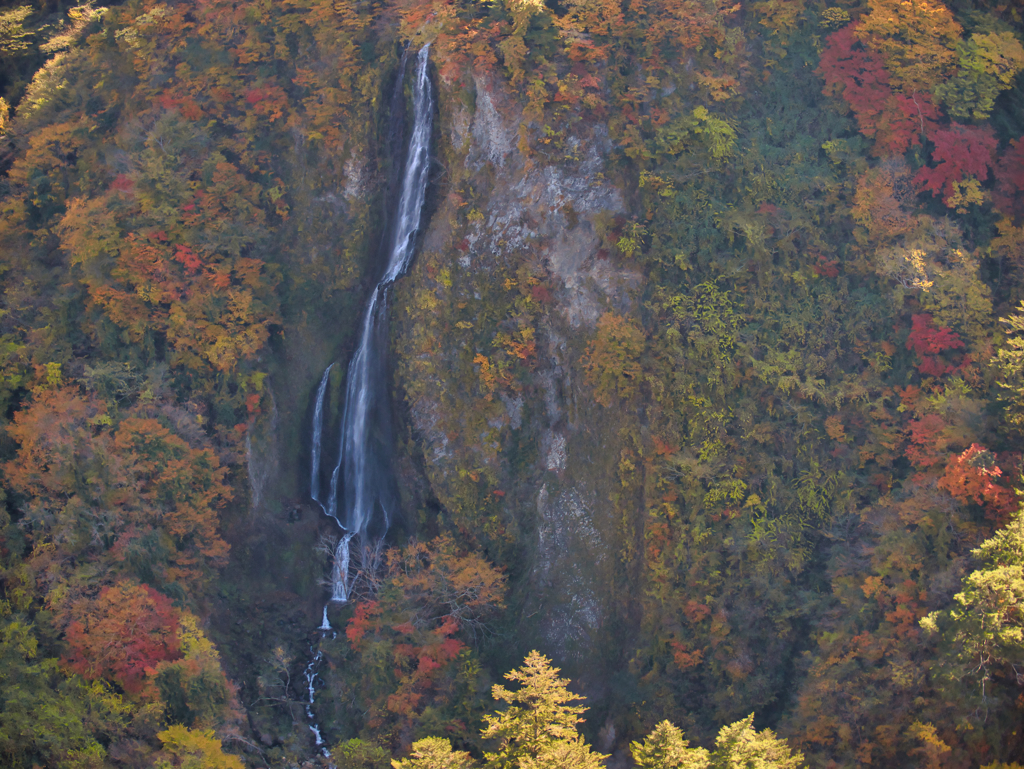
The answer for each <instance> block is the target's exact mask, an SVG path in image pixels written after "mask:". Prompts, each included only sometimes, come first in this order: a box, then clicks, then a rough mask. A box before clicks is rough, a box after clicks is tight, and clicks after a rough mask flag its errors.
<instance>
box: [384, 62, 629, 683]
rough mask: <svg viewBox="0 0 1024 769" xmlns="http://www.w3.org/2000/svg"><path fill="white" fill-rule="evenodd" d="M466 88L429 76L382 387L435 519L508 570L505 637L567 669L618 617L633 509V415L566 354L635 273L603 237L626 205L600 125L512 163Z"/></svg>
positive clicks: (479, 94)
mask: <svg viewBox="0 0 1024 769" xmlns="http://www.w3.org/2000/svg"><path fill="white" fill-rule="evenodd" d="M474 86H475V89H474V93H473V94H472V95H471V96H472V97H473V98H465V96H466V94H458V93H453V92H451V91H448V90H446V89H445V88H444V87H443V86H442V98H441V100H440V103H441V121H442V124H443V132H442V139H441V143H442V145H443V146H442V148H441V150H440V153H439V154H440V155H441V159H442V163H443V165H444V173H443V174H442V175H441V179H442V185H443V193H442V199H441V201H440V202H439V204H438V207H437V211H436V214H435V215H434V217H433V219H432V221H431V222H430V225H429V227H428V229H427V231H426V233H425V237H424V243H423V246H422V249H421V254H420V256H419V257H418V258H417V261H416V263H415V265H414V267H413V269H412V271H411V273H410V274H409V275H408V276H407V277H406V278H405V279H404V280H403V281H401V282H400V284H399V286H398V290H397V301H396V307H397V319H398V321H399V323H398V327H397V329H396V331H395V334H396V336H395V341H394V345H395V348H396V350H397V355H398V364H397V369H398V382H399V385H400V387H401V389H402V391H403V392H404V393H405V395H406V397H407V401H408V406H409V413H410V421H411V428H412V435H413V436H414V440H415V441H417V442H418V443H419V448H420V449H421V451H422V457H423V460H422V461H423V467H424V470H425V474H426V476H427V478H428V479H429V482H430V486H431V491H432V492H433V493H434V494H435V495H436V497H437V500H438V501H439V502H440V504H441V506H442V507H443V509H444V512H443V513H442V515H443V516H444V517H446V518H447V519H448V520H447V523H448V524H449V525H453V526H454V527H456V528H458V529H459V530H461V531H462V532H463V533H464V535H465V536H466V537H467V538H468V539H470V540H476V541H478V542H479V543H480V544H482V545H483V546H484V547H485V549H486V550H487V551H488V553H489V554H490V555H491V557H492V558H494V559H495V560H497V561H498V562H502V563H506V564H510V565H511V570H512V574H511V575H510V576H511V577H512V582H513V585H515V586H517V587H516V589H515V590H514V598H513V608H514V612H513V613H512V616H510V618H509V620H510V622H513V623H516V624H518V626H519V629H520V632H521V633H522V636H521V638H520V641H519V643H521V644H523V646H524V648H525V647H526V646H529V645H536V646H540V647H541V648H542V649H543V650H545V651H547V652H548V653H550V654H552V655H554V656H555V657H556V658H557V659H559V660H560V661H561V662H563V663H569V664H571V663H572V661H573V659H582V657H583V656H584V655H590V654H592V653H593V651H594V649H595V646H596V644H598V643H599V639H600V638H601V637H603V635H604V634H605V633H606V632H608V631H609V628H610V627H611V626H612V625H614V624H616V623H613V622H611V620H612V618H613V617H618V618H619V619H621V615H622V614H623V612H624V609H623V606H622V598H623V596H624V590H625V586H624V576H625V575H624V566H623V563H622V562H621V560H620V555H619V554H620V553H621V552H623V550H624V549H628V548H624V538H626V537H633V536H635V535H636V534H635V531H634V526H633V524H632V521H630V520H628V517H627V519H626V520H624V519H623V516H622V513H621V510H623V509H626V510H628V509H630V507H633V508H636V507H638V505H636V504H632V505H631V504H630V503H629V502H628V501H623V500H622V497H623V495H629V494H630V493H631V490H630V489H628V488H625V486H624V484H623V483H622V482H621V481H620V479H619V477H618V465H619V461H620V455H621V453H622V452H623V450H624V449H625V448H626V443H627V442H628V441H627V440H626V439H625V438H624V437H623V436H624V434H625V433H626V432H628V430H627V429H626V428H627V426H628V425H629V424H630V423H633V422H635V421H636V420H637V418H638V415H637V414H630V413H616V412H615V411H614V410H612V409H606V408H604V407H602V406H599V405H597V404H596V403H595V402H594V401H593V398H592V395H591V394H590V392H589V387H588V386H587V385H586V383H585V382H584V381H583V380H584V376H583V368H582V365H581V357H582V356H583V354H584V351H585V348H586V344H587V341H588V340H589V339H590V338H591V337H592V335H593V332H594V328H595V325H596V323H597V320H598V318H599V317H600V316H601V315H602V314H603V313H605V312H607V311H614V312H616V313H617V314H621V315H630V314H635V313H637V311H638V307H639V296H640V292H641V291H642V288H643V282H644V281H643V276H642V275H641V274H640V273H639V272H637V271H636V270H634V269H631V268H630V267H629V266H628V265H625V264H622V263H620V262H618V261H617V260H616V259H615V258H614V257H613V256H612V255H611V253H610V251H611V249H610V248H607V247H606V244H605V242H604V235H605V232H606V230H607V228H608V226H609V222H610V221H611V220H612V219H613V218H614V217H615V216H617V215H621V214H623V213H624V212H625V210H626V203H625V201H624V200H623V196H622V194H621V192H620V191H619V190H618V189H617V188H616V187H615V186H614V185H613V184H612V183H611V182H609V181H608V180H607V179H606V178H605V176H604V170H605V168H604V161H603V156H604V154H605V153H606V152H607V151H608V149H609V141H608V138H607V131H606V130H605V128H604V126H602V125H599V124H581V125H578V126H576V128H575V129H574V131H573V133H572V134H570V135H567V136H565V137H562V140H561V142H560V144H561V147H560V148H559V152H560V154H561V157H559V158H558V159H557V162H552V160H551V159H545V158H543V157H540V156H538V155H534V156H533V157H528V156H526V155H524V154H523V152H522V151H521V149H520V147H519V145H518V132H519V125H520V122H521V119H522V116H521V105H520V103H519V102H518V101H517V99H516V98H515V96H514V95H513V94H512V93H511V92H510V91H509V90H508V87H507V84H506V83H505V82H504V81H500V82H499V81H497V80H495V79H490V78H486V77H483V76H477V77H476V78H475V79H474ZM467 102H473V104H472V106H469V105H468V104H467ZM613 500H619V504H615V502H614V501H613ZM517 652H518V650H516V652H513V653H512V656H514V655H515V653H517Z"/></svg>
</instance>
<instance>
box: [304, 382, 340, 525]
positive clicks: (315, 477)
mask: <svg viewBox="0 0 1024 769" xmlns="http://www.w3.org/2000/svg"><path fill="white" fill-rule="evenodd" d="M332 368H334V364H333V363H332V364H331V365H330V366H328V367H327V370H326V371H325V372H324V375H323V377H321V379H320V386H319V387H318V388H317V390H316V406H315V407H314V409H313V446H312V450H311V452H310V453H311V454H312V462H311V464H312V466H313V467H312V470H311V474H310V478H309V496H311V497H312V498H313V501H314V502H316V503H317V504H319V505H320V509H321V510H323V511H324V512H325V513H326V512H327V509H326V508H325V507H324V503H323V502H321V501H320V455H321V445H320V444H321V439H322V437H323V433H324V394H325V393H326V392H327V380H328V379H330V376H331V369H332Z"/></svg>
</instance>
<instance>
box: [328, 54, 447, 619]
mask: <svg viewBox="0 0 1024 769" xmlns="http://www.w3.org/2000/svg"><path fill="white" fill-rule="evenodd" d="M429 55H430V46H429V44H428V45H425V46H424V47H423V48H422V49H421V50H420V52H419V54H418V55H417V57H416V70H415V82H414V83H413V89H412V90H413V94H412V97H413V98H412V102H413V126H412V136H411V137H410V140H409V146H408V150H407V151H406V154H405V165H404V172H403V174H402V180H401V187H400V194H399V199H398V207H397V210H396V217H395V220H394V227H393V228H392V230H391V234H390V238H389V239H388V240H387V241H386V243H387V249H386V253H387V258H386V261H385V268H384V272H383V275H382V277H381V278H380V280H379V282H378V283H377V285H376V287H375V288H374V289H373V291H372V293H371V295H370V300H369V303H368V304H367V307H366V311H365V313H364V315H363V320H362V324H361V326H360V330H359V336H358V345H357V347H356V350H355V353H354V354H353V356H352V360H351V361H350V363H349V366H348V373H347V378H346V379H347V381H346V386H345V403H344V407H343V411H342V424H341V445H340V447H339V456H338V463H337V465H336V466H335V468H334V472H333V473H332V474H331V479H330V488H329V491H328V494H327V498H326V499H325V500H322V499H321V497H320V472H321V470H320V457H321V447H320V439H321V435H322V432H323V431H322V420H323V399H324V392H325V390H326V384H327V379H328V374H329V373H330V367H328V370H327V371H325V372H324V375H323V379H321V383H320V387H319V388H318V390H317V400H316V407H315V409H314V414H313V419H314V424H313V444H314V445H313V447H312V460H313V467H312V475H311V480H310V495H311V497H312V498H313V499H314V501H316V502H318V503H319V504H320V505H321V507H322V508H323V509H324V512H326V513H327V514H328V515H329V516H331V517H332V518H334V519H335V520H337V521H338V523H339V525H340V526H341V527H342V529H343V530H344V533H343V536H342V540H341V542H339V545H338V548H337V552H336V553H335V561H336V563H335V564H334V569H333V574H332V579H331V581H332V591H331V600H333V601H342V602H343V601H345V600H347V598H348V595H349V585H348V573H349V568H348V561H349V558H348V556H349V541H350V540H352V539H355V544H356V546H357V547H364V546H365V543H364V542H363V540H365V539H366V538H367V535H370V536H377V537H382V536H383V535H384V533H385V532H386V531H387V528H388V526H389V525H390V521H389V520H388V517H389V516H388V512H387V511H388V509H389V508H390V507H392V505H391V502H392V500H390V499H389V498H388V497H389V494H390V491H391V488H392V477H391V468H390V461H389V459H390V457H389V456H388V455H389V453H390V451H391V448H392V446H391V443H392V437H391V425H390V403H389V399H388V383H387V366H386V362H387V361H386V350H387V344H388V333H387V332H388V323H387V321H388V299H389V291H388V289H389V288H390V287H391V284H392V283H394V282H395V281H396V280H397V279H398V278H400V277H401V276H402V275H403V274H404V273H405V271H406V270H407V269H408V267H409V263H410V261H411V260H412V257H413V252H414V250H415V246H416V238H417V235H418V233H419V230H420V223H421V219H422V215H423V204H424V201H425V200H426V194H427V181H428V172H429V170H430V142H431V134H432V131H433V113H434V100H433V94H432V92H431V83H430V77H429V74H428V64H429ZM400 87H401V80H400V81H399V88H400ZM378 512H379V513H380V514H379V515H378ZM339 561H343V563H342V562H339Z"/></svg>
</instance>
